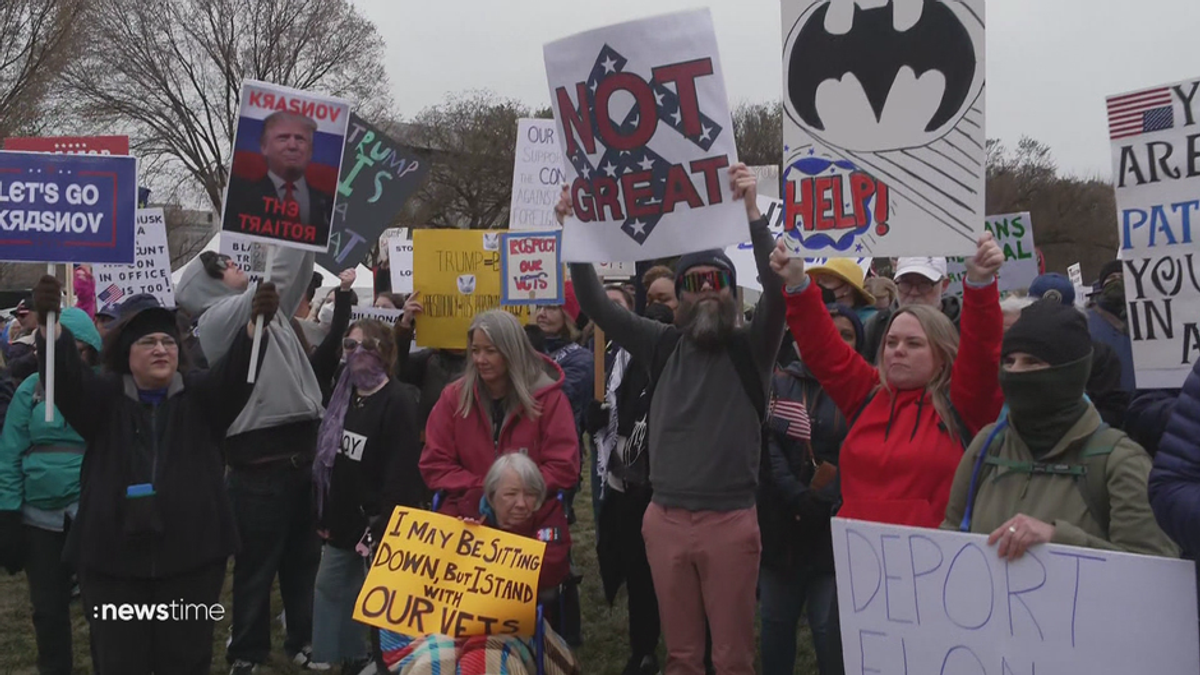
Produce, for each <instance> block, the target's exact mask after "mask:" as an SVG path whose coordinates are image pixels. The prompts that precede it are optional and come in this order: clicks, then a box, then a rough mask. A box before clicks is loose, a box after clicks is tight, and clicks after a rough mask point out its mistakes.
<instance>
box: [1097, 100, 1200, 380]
mask: <svg viewBox="0 0 1200 675" xmlns="http://www.w3.org/2000/svg"><path fill="white" fill-rule="evenodd" d="M1198 90H1200V80H1187V81H1184V82H1177V83H1174V84H1169V85H1163V86H1160V87H1155V88H1153V89H1146V90H1143V91H1137V92H1132V93H1129V94H1120V95H1117V96H1111V97H1109V99H1108V129H1109V137H1110V138H1111V139H1112V162H1113V176H1114V180H1115V182H1116V185H1115V187H1116V198H1117V211H1118V213H1117V227H1118V229H1119V232H1120V241H1121V248H1120V250H1119V251H1118V253H1117V257H1118V258H1120V259H1121V261H1122V262H1123V263H1124V273H1125V299H1126V301H1127V302H1128V303H1129V307H1128V309H1129V311H1128V319H1127V320H1126V323H1127V325H1128V327H1129V337H1130V339H1131V340H1132V341H1133V363H1134V369H1135V371H1136V374H1137V387H1138V389H1155V388H1177V387H1180V386H1182V384H1183V380H1184V378H1186V377H1187V374H1188V373H1189V372H1191V370H1192V364H1193V363H1195V362H1196V356H1197V354H1200V322H1198V318H1200V275H1197V269H1196V268H1197V261H1196V258H1197V257H1198V256H1197V255H1196V254H1197V253H1200V239H1196V238H1193V235H1192V229H1191V227H1192V222H1191V219H1192V218H1193V217H1200V213H1198V212H1200V166H1197V159H1196V154H1197V151H1198V150H1197V148H1198V146H1197V140H1196V128H1195V125H1196V119H1197V117H1198V116H1200V96H1197V91H1198Z"/></svg>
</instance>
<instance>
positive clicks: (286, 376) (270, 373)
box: [175, 246, 325, 436]
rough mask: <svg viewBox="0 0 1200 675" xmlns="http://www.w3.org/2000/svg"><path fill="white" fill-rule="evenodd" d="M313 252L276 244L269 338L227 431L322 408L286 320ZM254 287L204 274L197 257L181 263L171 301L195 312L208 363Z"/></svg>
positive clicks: (301, 417) (246, 316)
mask: <svg viewBox="0 0 1200 675" xmlns="http://www.w3.org/2000/svg"><path fill="white" fill-rule="evenodd" d="M314 258H315V254H313V253H309V252H305V251H301V250H298V249H292V248H285V247H282V246H280V247H279V250H278V251H277V252H276V255H275V265H274V267H273V268H272V269H271V279H270V280H271V281H273V282H275V286H276V288H277V289H278V290H279V313H278V314H276V315H275V319H274V321H272V322H271V324H270V325H269V326H268V327H267V331H268V333H269V334H270V336H271V339H270V340H268V341H267V348H266V353H265V354H264V356H263V363H262V369H261V370H260V371H259V376H258V381H257V383H256V384H255V386H254V394H253V395H252V396H251V397H250V403H248V404H247V405H246V407H245V408H243V409H242V413H241V414H240V415H238V418H237V419H236V420H234V422H233V425H232V426H230V427H229V434H228V435H229V436H236V435H238V434H242V433H245V432H247V431H254V430H257V429H270V428H272V427H277V426H281V425H284V424H291V423H293V422H305V421H309V420H316V419H320V418H321V416H322V415H323V414H324V412H325V411H324V409H323V408H322V407H321V387H320V385H318V383H317V377H316V375H314V374H313V370H312V367H311V366H310V365H309V362H308V354H306V353H305V351H304V347H303V345H302V344H301V343H300V339H299V338H298V337H297V336H296V333H295V331H294V330H292V327H291V325H290V324H289V323H288V321H287V319H288V317H290V316H292V315H293V314H295V313H296V308H297V307H299V306H300V300H302V299H303V298H304V293H305V291H306V290H307V288H306V285H307V283H308V280H309V279H311V278H312V272H313V260H314ZM255 290H256V288H255V287H254V286H251V287H249V288H247V289H246V290H245V291H240V292H239V291H236V290H233V289H232V288H229V287H228V286H226V285H225V284H224V283H222V282H221V280H220V279H214V278H212V277H210V276H209V275H208V273H206V272H205V271H204V265H203V264H201V262H200V259H199V257H197V258H196V259H194V260H192V261H191V262H190V263H188V265H187V267H186V268H184V272H183V276H182V277H181V278H180V280H179V285H178V286H177V287H176V289H175V301H176V302H177V303H178V304H179V306H180V307H182V308H183V309H184V310H185V311H187V312H188V313H190V314H191V315H192V316H193V317H197V316H198V317H199V321H198V322H197V325H196V336H197V338H198V339H199V340H200V348H201V349H202V350H203V351H204V356H205V358H207V359H208V361H209V363H212V362H214V361H216V360H217V359H219V358H221V357H222V356H223V355H224V354H225V352H226V351H228V350H229V347H230V345H231V344H232V343H233V338H234V336H235V335H236V334H237V331H238V330H241V329H242V328H244V327H245V325H246V324H247V323H249V321H250V304H251V301H252V300H253V299H254V292H255Z"/></svg>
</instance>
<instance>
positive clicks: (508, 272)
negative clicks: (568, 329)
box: [500, 230, 564, 305]
mask: <svg viewBox="0 0 1200 675" xmlns="http://www.w3.org/2000/svg"><path fill="white" fill-rule="evenodd" d="M561 253H562V232H561V231H558V230H555V231H552V232H505V233H504V234H501V235H500V304H501V305H561V304H563V295H564V293H563V265H562V258H561V257H560V254H561Z"/></svg>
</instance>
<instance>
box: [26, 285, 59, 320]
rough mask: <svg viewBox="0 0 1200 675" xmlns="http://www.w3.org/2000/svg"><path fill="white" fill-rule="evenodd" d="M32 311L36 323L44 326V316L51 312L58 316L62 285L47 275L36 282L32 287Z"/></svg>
mask: <svg viewBox="0 0 1200 675" xmlns="http://www.w3.org/2000/svg"><path fill="white" fill-rule="evenodd" d="M33 309H34V311H35V312H37V315H38V323H39V324H41V325H43V326H44V325H46V315H47V314H50V313H51V312H53V313H55V314H58V313H59V311H60V310H61V309H62V284H61V283H59V281H58V279H55V278H54V277H52V276H50V275H49V274H47V275H45V276H43V277H42V278H41V279H39V280H38V282H37V285H36V286H34V287H33Z"/></svg>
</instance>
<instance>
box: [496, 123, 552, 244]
mask: <svg viewBox="0 0 1200 675" xmlns="http://www.w3.org/2000/svg"><path fill="white" fill-rule="evenodd" d="M557 135H558V125H557V124H555V122H554V120H532V119H523V120H517V153H516V161H515V162H513V182H512V185H513V193H512V204H510V205H509V207H508V229H510V230H557V229H559V224H558V219H557V218H555V215H554V206H555V204H558V197H559V194H560V193H561V192H562V185H563V183H564V182H565V181H566V174H565V173H563V156H562V149H560V148H559V145H558V139H557V138H556V136H557Z"/></svg>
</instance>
